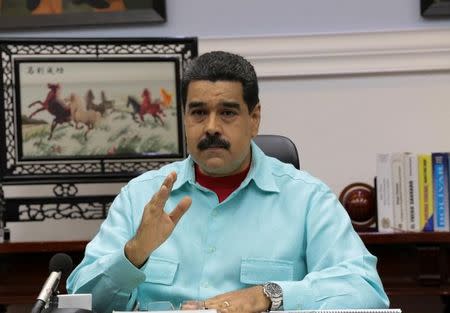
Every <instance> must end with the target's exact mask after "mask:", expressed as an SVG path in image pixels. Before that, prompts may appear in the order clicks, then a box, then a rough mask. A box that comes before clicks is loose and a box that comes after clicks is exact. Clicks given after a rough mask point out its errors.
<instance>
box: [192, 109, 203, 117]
mask: <svg viewBox="0 0 450 313" xmlns="http://www.w3.org/2000/svg"><path fill="white" fill-rule="evenodd" d="M191 115H193V116H205V115H206V110H201V109H195V110H192V111H191Z"/></svg>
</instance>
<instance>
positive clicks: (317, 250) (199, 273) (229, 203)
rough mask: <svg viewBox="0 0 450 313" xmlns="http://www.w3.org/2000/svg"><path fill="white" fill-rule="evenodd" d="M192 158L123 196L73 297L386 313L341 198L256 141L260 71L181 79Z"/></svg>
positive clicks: (222, 58) (118, 306) (117, 304)
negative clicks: (378, 312) (379, 310)
mask: <svg viewBox="0 0 450 313" xmlns="http://www.w3.org/2000/svg"><path fill="white" fill-rule="evenodd" d="M182 100H183V104H184V108H185V115H184V126H185V131H186V140H187V147H188V152H189V154H190V156H189V157H188V158H187V159H185V160H183V161H180V162H174V163H172V164H169V165H167V166H164V167H162V168H161V169H159V170H157V171H149V172H147V173H145V174H143V175H141V176H139V177H137V178H135V179H133V180H131V181H130V182H129V183H128V184H127V185H126V186H125V187H123V188H122V191H121V192H120V194H119V195H118V196H117V197H116V199H115V200H114V202H113V204H112V206H111V208H110V210H109V213H108V217H107V219H106V220H105V221H104V223H103V224H102V226H101V228H100V231H99V233H98V234H97V235H96V236H95V238H94V239H93V240H92V241H91V242H90V243H89V244H88V246H87V247H86V254H85V257H84V259H83V261H82V262H81V264H80V265H79V266H78V267H77V268H76V269H75V270H74V272H73V273H72V274H71V276H70V277H69V278H68V283H67V289H68V290H69V292H76V293H92V295H93V307H94V310H95V311H96V312H98V313H100V312H111V311H112V310H125V309H131V308H132V307H133V306H134V305H135V304H136V303H139V304H140V306H141V308H144V309H145V308H147V307H148V306H149V304H151V303H152V302H156V301H171V302H172V303H173V304H174V305H175V306H178V305H179V304H180V303H181V302H182V301H185V300H201V301H202V303H203V306H204V307H206V308H211V309H217V310H218V311H219V312H224V313H229V312H262V311H267V310H282V309H284V310H299V309H325V308H334V309H336V308H386V307H388V306H389V301H388V299H387V296H386V294H385V292H384V290H383V287H382V284H381V281H380V278H379V276H378V274H377V271H376V258H375V257H374V256H372V255H371V254H370V253H369V252H368V251H367V249H366V248H365V247H364V244H363V243H362V241H361V239H360V238H359V236H358V235H357V234H356V233H355V231H354V230H353V228H352V225H351V223H350V219H349V217H348V215H347V213H346V211H345V210H344V209H343V207H342V206H341V204H340V203H339V201H338V200H337V198H336V196H335V195H334V194H333V193H332V192H331V190H330V189H329V188H328V187H327V186H326V185H325V184H324V183H322V182H321V181H319V180H318V179H316V178H314V177H312V176H310V175H309V174H307V173H305V172H304V171H298V170H296V169H295V168H294V167H293V166H291V165H288V164H284V163H282V162H280V161H278V160H276V159H273V158H270V157H268V156H266V155H264V153H263V152H262V151H261V150H260V149H259V148H258V147H257V146H256V144H255V143H254V142H253V141H252V138H253V137H255V136H256V135H257V133H258V129H259V123H260V118H261V106H260V104H259V98H258V84H257V79H256V74H255V72H254V69H253V67H252V65H251V64H250V63H249V62H248V61H246V60H245V59H244V58H242V57H240V56H237V55H234V54H230V53H226V52H211V53H207V54H204V55H202V56H200V57H199V58H197V59H196V60H195V61H193V62H192V64H190V66H189V67H188V68H187V70H186V71H185V73H184V75H183V83H182Z"/></svg>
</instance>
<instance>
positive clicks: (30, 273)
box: [0, 233, 450, 311]
mask: <svg viewBox="0 0 450 313" xmlns="http://www.w3.org/2000/svg"><path fill="white" fill-rule="evenodd" d="M360 236H361V238H362V240H363V241H364V243H365V244H366V246H367V248H368V249H369V251H370V252H371V253H372V254H374V255H376V256H377V257H378V271H379V273H380V276H381V279H382V281H383V285H384V287H385V289H386V291H387V293H388V295H411V296H414V295H435V296H441V297H445V298H446V297H447V296H448V295H449V294H450V279H449V276H450V262H449V261H450V233H401V234H399V233H396V234H378V233H360ZM85 246H86V242H84V241H74V242H29V243H25V242H24V243H19V242H17V243H2V244H0V304H4V305H6V304H32V303H34V301H35V299H36V297H37V295H38V294H39V291H40V290H41V288H42V285H43V283H44V281H45V280H46V278H47V276H48V263H49V260H50V259H51V257H52V256H53V255H54V254H55V253H58V252H64V253H67V254H69V255H70V256H71V257H72V259H73V261H74V264H75V265H76V264H78V263H79V262H80V261H81V259H82V257H83V254H84V248H85ZM60 287H61V288H60V290H61V292H62V293H64V292H66V290H65V280H64V279H63V281H61V283H60ZM0 311H1V310H0Z"/></svg>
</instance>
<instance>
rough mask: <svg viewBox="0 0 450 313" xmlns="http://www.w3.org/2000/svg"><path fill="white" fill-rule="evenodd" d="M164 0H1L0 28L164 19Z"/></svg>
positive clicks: (110, 23)
mask: <svg viewBox="0 0 450 313" xmlns="http://www.w3.org/2000/svg"><path fill="white" fill-rule="evenodd" d="M165 20H166V6H165V0H21V1H17V0H0V29H11V30H14V29H24V28H36V27H70V26H72V27H73V26H84V25H105V24H108V25H113V24H132V23H163V22H165Z"/></svg>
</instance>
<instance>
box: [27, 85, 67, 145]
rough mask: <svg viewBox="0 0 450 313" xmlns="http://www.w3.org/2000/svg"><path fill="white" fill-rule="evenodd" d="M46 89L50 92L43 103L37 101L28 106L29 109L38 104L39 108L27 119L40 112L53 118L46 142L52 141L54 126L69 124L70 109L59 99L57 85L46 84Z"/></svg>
mask: <svg viewBox="0 0 450 313" xmlns="http://www.w3.org/2000/svg"><path fill="white" fill-rule="evenodd" d="M47 87H48V88H49V89H50V91H49V92H48V94H47V97H46V98H45V100H44V101H41V100H37V101H34V102H32V103H30V104H29V105H28V107H29V108H31V107H32V106H34V105H35V104H40V105H41V107H40V108H39V109H37V110H36V111H34V112H33V113H31V114H30V116H29V118H30V119H31V118H32V117H33V116H34V115H36V114H37V113H39V112H41V111H45V110H47V111H48V112H49V113H50V114H52V115H53V116H54V117H55V118H54V119H53V121H52V125H51V126H50V135H49V136H48V140H50V139H52V136H53V131H54V130H55V127H56V125H58V124H62V123H66V122H70V120H71V116H70V109H69V108H68V107H67V106H66V104H65V103H64V101H63V100H61V99H59V97H58V93H59V92H58V91H59V88H60V86H59V84H50V83H49V84H47Z"/></svg>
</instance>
